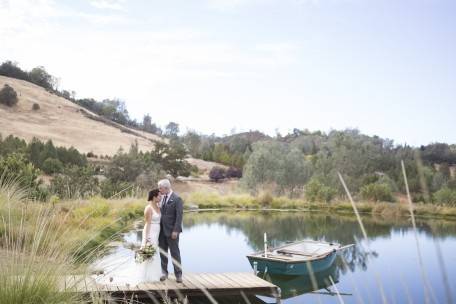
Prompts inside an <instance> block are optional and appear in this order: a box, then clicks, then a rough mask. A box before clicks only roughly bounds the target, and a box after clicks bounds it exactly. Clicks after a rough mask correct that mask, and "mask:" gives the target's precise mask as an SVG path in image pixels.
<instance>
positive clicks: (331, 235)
mask: <svg viewBox="0 0 456 304" xmlns="http://www.w3.org/2000/svg"><path fill="white" fill-rule="evenodd" d="M363 222H364V225H365V227H366V230H367V233H368V237H369V243H370V244H369V246H366V244H363V243H359V242H357V240H358V239H361V238H362V236H361V231H360V229H359V226H358V223H357V222H356V219H354V218H353V217H351V216H340V215H338V216H330V215H317V214H310V213H305V212H293V213H291V212H201V213H186V214H185V216H184V233H183V234H182V236H181V252H182V258H183V266H184V275H185V272H250V271H252V270H251V267H250V264H249V262H248V260H247V258H246V255H247V254H250V253H252V252H255V251H259V250H261V249H262V248H263V233H264V232H267V233H268V238H269V240H270V242H271V243H270V245H271V246H279V245H281V244H283V243H285V242H293V241H297V240H302V239H313V240H321V241H327V242H336V243H341V244H351V243H356V244H357V245H356V246H354V247H351V248H349V249H347V250H345V251H343V252H342V253H341V255H340V257H339V258H338V259H336V261H335V263H334V265H333V266H332V267H331V268H330V269H328V270H327V271H325V272H324V273H321V274H318V276H317V277H318V280H317V281H318V284H317V286H316V287H314V286H312V285H311V280H310V278H309V277H280V276H271V277H269V278H268V279H270V280H271V281H273V283H274V284H277V285H279V286H280V287H281V288H282V292H283V297H284V298H287V299H286V300H285V301H284V303H287V304H294V303H303V302H310V303H314V302H316V301H315V300H316V299H315V298H314V297H315V296H316V295H315V289H318V288H323V289H320V291H319V292H320V293H321V292H322V293H327V290H325V287H328V285H329V284H328V280H325V278H326V279H327V278H328V277H329V276H331V277H332V278H333V280H334V281H335V283H336V286H337V287H338V289H339V291H341V292H345V293H353V294H354V296H353V297H344V301H346V303H357V302H358V303H359V302H371V303H378V302H381V301H382V296H381V295H380V292H379V290H380V288H379V286H378V280H377V279H375V276H376V275H377V274H378V277H379V280H381V282H382V285H383V290H384V291H385V294H386V298H387V299H388V302H396V303H403V302H407V301H408V300H409V298H411V299H412V302H413V303H422V302H423V298H424V297H423V285H422V281H421V280H420V277H419V275H417V274H418V273H419V271H420V269H419V266H418V264H417V253H416V240H415V236H414V233H413V231H412V230H411V228H410V222H409V220H408V219H395V218H393V219H383V218H380V217H368V216H363ZM417 225H418V238H419V242H420V246H421V248H422V255H423V260H424V261H425V264H426V265H425V267H426V269H425V270H426V273H427V276H428V278H429V281H430V282H431V285H432V289H433V292H434V293H435V294H436V298H437V301H436V302H444V301H445V298H444V295H445V291H444V290H443V287H442V286H443V284H442V275H441V270H440V268H439V265H438V263H437V259H436V255H435V247H434V240H435V239H438V241H439V243H440V244H441V246H442V253H443V258H444V260H445V263H446V266H447V269H446V271H447V275H448V281H449V282H450V283H449V284H450V287H451V288H456V283H455V282H456V271H455V269H456V260H455V259H454V255H453V253H454V252H456V237H455V236H456V225H455V223H454V222H451V221H436V220H427V221H424V220H418V221H417ZM140 240H141V230H137V231H136V230H135V231H132V232H130V233H128V234H126V236H125V243H133V244H139V242H140ZM220 261H223V263H221V262H220ZM94 266H95V267H96V268H103V269H104V270H105V275H104V276H102V277H100V278H99V281H101V282H106V281H109V278H110V277H112V278H113V280H114V283H116V282H117V283H119V282H128V283H130V284H137V283H140V282H150V281H154V280H158V278H159V275H160V259H159V257H158V256H157V257H155V258H154V259H153V260H150V261H148V262H147V263H142V264H138V263H135V259H134V251H133V250H131V249H130V247H129V246H128V245H126V244H123V245H122V246H118V247H116V248H114V249H113V251H112V252H111V253H110V254H109V255H107V256H105V257H104V258H103V259H101V260H99V261H97V262H96V263H95V265H94ZM374 274H375V275H374ZM337 282H338V283H337ZM330 290H332V291H334V290H333V289H331V288H330ZM201 301H202V302H201V303H205V302H204V299H201ZM236 301H237V300H236ZM236 301H235V299H232V301H231V302H230V301H229V300H228V302H226V303H237V302H236ZM334 301H336V300H335V299H334V298H332V297H324V296H322V297H321V300H320V301H319V302H321V303H334ZM266 302H270V301H269V300H268V301H266ZM192 303H193V302H192ZM239 303H243V302H242V300H240V302H239ZM252 303H254V302H252ZM260 303H261V302H260Z"/></svg>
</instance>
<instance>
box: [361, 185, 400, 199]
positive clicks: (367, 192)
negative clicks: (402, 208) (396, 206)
mask: <svg viewBox="0 0 456 304" xmlns="http://www.w3.org/2000/svg"><path fill="white" fill-rule="evenodd" d="M360 194H361V197H362V198H363V199H365V200H368V201H374V202H392V201H394V198H393V193H392V191H391V188H390V186H389V185H388V184H383V183H372V184H368V185H364V186H362V187H361V190H360Z"/></svg>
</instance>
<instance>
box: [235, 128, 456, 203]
mask: <svg viewBox="0 0 456 304" xmlns="http://www.w3.org/2000/svg"><path fill="white" fill-rule="evenodd" d="M402 160H403V161H404V164H405V167H406V171H407V176H408V184H409V187H410V190H411V192H412V193H413V199H414V200H415V201H422V202H439V203H447V204H452V205H456V179H455V176H454V173H453V175H452V173H451V170H450V168H451V166H452V165H456V146H455V145H448V144H442V143H435V144H430V145H427V146H421V147H419V148H414V147H411V146H407V145H394V143H393V141H392V140H388V139H382V138H380V137H378V136H368V135H364V134H362V133H360V132H359V131H358V130H344V131H331V132H329V133H328V134H325V133H323V132H320V131H318V132H309V131H307V130H304V131H299V130H295V131H294V132H293V133H291V134H288V135H286V136H283V137H282V136H277V137H275V138H271V139H268V140H263V141H258V142H256V143H254V144H253V145H252V152H251V154H250V157H249V158H248V160H247V162H246V164H245V166H244V172H243V178H242V182H243V184H244V186H245V187H246V188H248V189H252V191H254V192H255V191H264V190H265V189H266V190H267V191H271V192H273V193H276V194H279V195H288V196H290V197H296V196H301V195H304V196H305V197H306V198H307V199H309V200H311V201H323V202H329V201H331V200H332V199H334V198H336V197H343V196H344V195H345V191H344V189H343V188H342V185H341V182H340V180H339V178H338V172H340V173H341V174H342V175H343V177H344V179H345V181H346V183H347V185H348V186H349V188H350V190H351V191H352V192H353V193H354V194H356V195H357V196H358V197H360V198H362V199H366V200H373V201H394V199H395V196H394V193H398V192H405V186H404V179H403V176H402V171H401V161H402Z"/></svg>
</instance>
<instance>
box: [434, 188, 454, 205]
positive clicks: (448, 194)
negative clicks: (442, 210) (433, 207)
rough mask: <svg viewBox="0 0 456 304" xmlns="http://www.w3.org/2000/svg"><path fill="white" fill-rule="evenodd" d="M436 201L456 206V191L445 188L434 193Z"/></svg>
mask: <svg viewBox="0 0 456 304" xmlns="http://www.w3.org/2000/svg"><path fill="white" fill-rule="evenodd" d="M434 201H435V202H436V203H441V204H446V205H451V206H455V205H456V190H452V189H450V188H448V187H444V188H442V189H440V190H439V191H437V192H436V193H434Z"/></svg>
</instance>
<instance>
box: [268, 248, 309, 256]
mask: <svg viewBox="0 0 456 304" xmlns="http://www.w3.org/2000/svg"><path fill="white" fill-rule="evenodd" d="M277 253H282V254H296V255H303V256H309V257H313V256H315V253H310V254H308V253H303V252H302V251H295V250H289V249H281V250H277Z"/></svg>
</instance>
